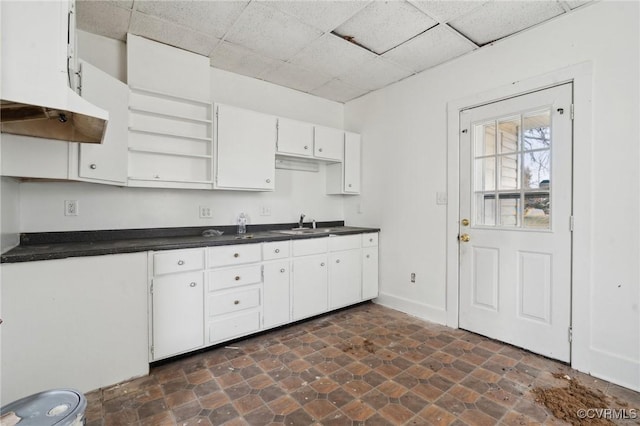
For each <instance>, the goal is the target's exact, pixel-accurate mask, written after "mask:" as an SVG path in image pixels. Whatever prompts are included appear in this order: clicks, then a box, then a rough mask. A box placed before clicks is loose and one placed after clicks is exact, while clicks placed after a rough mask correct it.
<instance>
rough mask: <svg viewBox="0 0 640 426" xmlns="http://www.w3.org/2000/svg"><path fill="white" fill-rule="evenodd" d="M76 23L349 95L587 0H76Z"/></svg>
mask: <svg viewBox="0 0 640 426" xmlns="http://www.w3.org/2000/svg"><path fill="white" fill-rule="evenodd" d="M76 2H77V3H76V4H77V7H76V8H77V19H76V21H77V25H78V28H79V29H81V30H84V31H87V32H91V33H94V34H98V35H102V36H105V37H109V38H113V39H117V40H122V41H126V34H127V32H131V33H133V34H136V35H139V36H142V37H146V38H149V39H151V40H155V41H158V42H161V43H165V44H168V45H171V46H175V47H178V48H181V49H185V50H189V51H192V52H195V53H198V54H201V55H205V56H209V58H210V61H211V66H213V67H217V68H220V69H224V70H227V71H231V72H235V73H238V74H242V75H246V76H249V77H253V78H259V79H262V80H265V81H269V82H272V83H275V84H279V85H282V86H286V87H290V88H292V89H295V90H300V91H303V92H307V93H311V94H313V95H316V96H320V97H324V98H326V99H330V100H334V101H337V102H347V101H349V100H352V99H354V98H357V97H359V96H362V95H364V94H366V93H368V92H370V91H373V90H377V89H380V88H382V87H385V86H387V85H389V84H392V83H394V82H397V81H400V80H402V79H404V78H406V77H408V76H410V75H413V74H415V73H418V72H421V71H424V70H426V69H429V68H431V67H434V66H437V65H439V64H441V63H444V62H447V61H450V60H452V59H454V58H456V57H458V56H461V55H464V54H467V53H469V52H472V51H474V50H476V49H478V48H482V46H484V45H487V44H490V43H493V42H495V41H497V40H500V39H502V38H505V37H509V36H511V35H513V34H516V33H518V32H520V31H522V30H524V29H527V28H530V27H532V26H534V25H539V24H541V23H544V22H546V21H548V20H549V19H553V18H554V17H556V16H560V15H562V14H565V13H571V12H572V11H573V10H575V9H577V8H579V7H582V6H585V5H587V4H589V3H591V2H592V0H524V1H503V0H459V1H458V0H391V1H383V0H293V1H287V0H233V1H226V0H76Z"/></svg>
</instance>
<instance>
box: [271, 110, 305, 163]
mask: <svg viewBox="0 0 640 426" xmlns="http://www.w3.org/2000/svg"><path fill="white" fill-rule="evenodd" d="M277 152H278V154H285V155H286V154H292V155H296V156H297V155H300V156H304V157H311V156H313V124H311V123H305V122H303V121H296V120H289V119H287V118H278V144H277Z"/></svg>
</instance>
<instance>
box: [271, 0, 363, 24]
mask: <svg viewBox="0 0 640 426" xmlns="http://www.w3.org/2000/svg"><path fill="white" fill-rule="evenodd" d="M369 1H370V0H358V1H353V0H344V1H331V0H328V1H264V4H266V5H268V6H270V7H275V8H276V9H279V10H281V11H283V12H285V13H288V14H289V15H293V16H295V17H297V18H298V19H300V21H302V22H304V23H305V24H309V25H311V26H313V27H315V28H318V29H319V30H321V31H323V32H329V31H331V30H333V29H334V28H336V27H337V26H338V25H340V24H342V23H343V22H344V21H346V20H347V19H349V18H351V17H352V16H353V15H354V14H355V13H356V12H357V11H358V10H360V9H362V8H363V7H365V6H366V5H367V3H369Z"/></svg>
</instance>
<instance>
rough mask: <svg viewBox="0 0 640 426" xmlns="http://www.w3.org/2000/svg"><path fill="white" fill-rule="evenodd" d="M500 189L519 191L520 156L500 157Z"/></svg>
mask: <svg viewBox="0 0 640 426" xmlns="http://www.w3.org/2000/svg"><path fill="white" fill-rule="evenodd" d="M498 185H499V186H498V188H499V189H518V188H519V185H518V156H517V155H505V156H501V157H500V179H499V181H498Z"/></svg>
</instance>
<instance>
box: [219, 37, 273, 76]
mask: <svg viewBox="0 0 640 426" xmlns="http://www.w3.org/2000/svg"><path fill="white" fill-rule="evenodd" d="M280 65H282V61H279V60H277V59H271V58H267V57H266V56H262V55H260V54H258V53H256V52H254V51H253V50H250V49H247V48H246V47H243V46H238V45H236V44H233V43H230V42H228V41H223V42H222V43H220V44H219V45H218V47H216V48H215V50H214V51H213V52H212V53H211V66H212V67H216V68H220V69H223V70H227V71H231V72H235V73H238V74H242V75H247V76H249V77H254V78H258V77H260V76H261V75H262V74H263V73H264V72H265V71H267V70H269V69H271V68H275V67H278V66H280Z"/></svg>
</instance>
